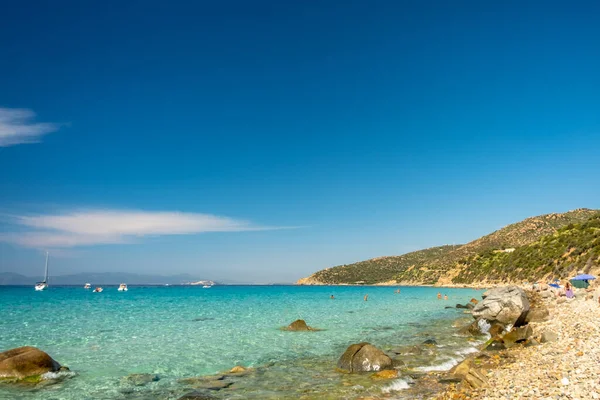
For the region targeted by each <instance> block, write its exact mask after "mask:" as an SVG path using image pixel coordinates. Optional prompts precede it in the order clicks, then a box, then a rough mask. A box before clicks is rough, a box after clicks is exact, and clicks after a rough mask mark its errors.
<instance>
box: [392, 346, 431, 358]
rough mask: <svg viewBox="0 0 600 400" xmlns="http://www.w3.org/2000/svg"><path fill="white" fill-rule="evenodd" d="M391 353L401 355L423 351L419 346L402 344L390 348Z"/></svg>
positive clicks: (416, 353)
mask: <svg viewBox="0 0 600 400" xmlns="http://www.w3.org/2000/svg"><path fill="white" fill-rule="evenodd" d="M391 352H392V353H395V354H401V355H404V356H405V355H418V354H421V353H422V352H423V349H422V348H421V347H420V346H403V347H395V348H393V349H392V350H391Z"/></svg>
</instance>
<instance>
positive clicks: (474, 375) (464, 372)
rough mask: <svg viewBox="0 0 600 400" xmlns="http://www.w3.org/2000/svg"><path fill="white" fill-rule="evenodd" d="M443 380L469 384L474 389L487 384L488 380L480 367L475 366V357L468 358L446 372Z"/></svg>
mask: <svg viewBox="0 0 600 400" xmlns="http://www.w3.org/2000/svg"><path fill="white" fill-rule="evenodd" d="M440 381H441V382H447V383H449V382H455V383H458V382H462V383H463V384H467V385H468V386H470V387H472V388H473V389H478V388H480V387H483V386H486V385H487V383H488V380H487V378H486V376H485V375H484V374H483V373H482V372H481V371H480V370H479V369H478V368H475V367H474V366H473V358H467V359H465V360H463V361H462V362H461V363H459V364H458V365H456V366H455V367H453V368H452V369H451V370H450V371H448V373H447V374H445V375H444V376H443V377H442V379H441V380H440Z"/></svg>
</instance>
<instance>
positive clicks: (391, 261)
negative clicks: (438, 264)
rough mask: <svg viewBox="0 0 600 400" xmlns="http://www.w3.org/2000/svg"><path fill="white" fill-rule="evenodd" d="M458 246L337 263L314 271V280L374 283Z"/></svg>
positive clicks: (337, 282) (391, 278) (390, 277)
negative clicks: (349, 262) (342, 263)
mask: <svg viewBox="0 0 600 400" xmlns="http://www.w3.org/2000/svg"><path fill="white" fill-rule="evenodd" d="M458 247H460V246H439V247H432V248H429V249H425V250H419V251H414V252H412V253H407V254H404V255H402V256H391V257H379V258H373V259H371V260H366V261H361V262H357V263H354V264H348V265H339V266H337V267H332V268H327V269H324V270H322V271H319V272H316V273H314V274H313V275H312V276H311V278H312V279H313V280H314V281H317V282H321V283H330V284H345V283H348V284H354V283H358V284H375V283H381V282H387V281H390V280H393V279H394V278H395V277H396V276H397V275H398V273H400V272H402V271H405V270H408V269H411V268H412V269H414V268H415V266H417V265H422V264H424V263H425V262H427V261H428V260H432V259H437V258H438V257H442V256H443V255H444V254H447V253H449V252H450V251H452V250H455V249H457V248H458Z"/></svg>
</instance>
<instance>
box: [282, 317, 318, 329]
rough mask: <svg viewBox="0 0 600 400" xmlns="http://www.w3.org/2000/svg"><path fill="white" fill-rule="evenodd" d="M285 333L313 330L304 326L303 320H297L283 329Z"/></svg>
mask: <svg viewBox="0 0 600 400" xmlns="http://www.w3.org/2000/svg"><path fill="white" fill-rule="evenodd" d="M285 329H286V330H287V331H312V330H313V328H311V327H310V326H308V325H306V321H304V320H303V319H297V320H295V321H294V322H292V323H291V324H289V325H288V327H287V328H285Z"/></svg>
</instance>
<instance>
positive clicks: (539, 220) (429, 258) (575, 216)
mask: <svg viewBox="0 0 600 400" xmlns="http://www.w3.org/2000/svg"><path fill="white" fill-rule="evenodd" d="M597 213H598V211H597V210H589V209H577V210H573V211H569V212H566V213H562V214H547V215H541V216H538V217H531V218H527V219H525V220H523V221H520V222H517V223H515V224H511V225H508V226H506V227H504V228H502V229H499V230H497V231H495V232H493V233H491V234H489V235H486V236H483V237H481V238H479V239H477V240H474V241H472V242H470V243H468V244H465V245H459V246H441V247H433V248H430V249H425V250H420V251H416V252H412V253H408V254H405V255H402V256H394V257H380V258H374V259H371V260H367V261H361V262H358V263H354V264H350V265H341V266H337V267H333V268H328V269H325V270H322V271H319V272H317V273H315V274H313V275H311V276H310V277H309V278H307V279H303V280H301V281H299V282H300V283H326V284H353V283H357V282H360V283H365V284H375V283H382V282H388V281H392V280H396V281H397V282H405V283H415V284H416V283H421V284H435V283H443V282H447V283H450V282H454V283H470V282H474V281H477V280H480V279H482V277H483V276H484V275H483V274H475V273H473V274H471V275H466V274H467V269H470V264H471V263H474V262H475V260H479V258H481V257H484V258H485V257H492V256H493V257H492V258H494V259H496V258H498V259H499V258H502V255H503V254H504V255H507V254H514V253H495V252H494V251H497V250H502V249H506V248H520V247H522V246H527V245H530V244H532V243H535V242H537V241H540V240H541V238H543V237H546V236H552V235H554V234H556V233H557V232H558V231H559V230H561V229H562V228H564V227H566V226H575V225H576V224H581V223H583V222H585V221H587V220H588V219H589V218H591V217H594V216H596V215H597ZM515 253H516V252H515ZM520 253H521V252H520V251H519V253H517V254H520ZM478 257H479V258H478ZM485 260H487V261H485V262H486V263H488V264H489V263H493V262H495V261H492V260H489V259H487V258H485ZM520 261H523V260H520ZM481 262H482V263H483V262H484V260H482V261H481ZM474 265H475V266H474V268H476V269H479V268H480V267H479V264H474ZM486 265H487V264H486ZM561 265H562V264H561ZM488 267H489V265H487V266H486V267H485V268H488ZM481 268H484V267H481ZM561 268H562V267H561ZM457 274H458V276H455V275H457ZM508 274H509V275H510V272H509V273H508ZM496 275H497V273H496ZM496 275H495V276H496ZM502 276H505V275H502Z"/></svg>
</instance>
